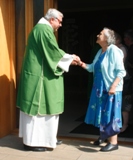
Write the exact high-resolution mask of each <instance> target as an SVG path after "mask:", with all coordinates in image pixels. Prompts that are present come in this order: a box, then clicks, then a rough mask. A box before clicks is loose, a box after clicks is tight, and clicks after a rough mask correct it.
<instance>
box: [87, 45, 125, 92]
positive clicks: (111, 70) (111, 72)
mask: <svg viewBox="0 0 133 160" xmlns="http://www.w3.org/2000/svg"><path fill="white" fill-rule="evenodd" d="M101 53H102V49H100V50H99V51H98V52H97V54H96V56H95V58H94V60H93V63H92V64H87V67H86V70H87V71H88V72H93V73H94V65H95V63H96V62H97V60H98V57H99V56H100V54H101ZM123 57H124V55H123V52H122V51H121V50H120V49H119V48H118V47H117V46H115V45H113V44H111V45H110V46H109V47H108V49H107V50H106V55H105V57H104V59H103V61H102V63H101V69H102V76H103V79H104V83H105V87H106V90H107V91H109V89H110V86H111V85H112V83H113V82H114V80H115V79H116V78H117V77H119V78H120V79H121V81H120V82H119V84H118V85H117V87H116V91H122V90H123V77H124V76H125V75H126V71H125V68H124V64H123ZM94 74H95V73H94Z"/></svg>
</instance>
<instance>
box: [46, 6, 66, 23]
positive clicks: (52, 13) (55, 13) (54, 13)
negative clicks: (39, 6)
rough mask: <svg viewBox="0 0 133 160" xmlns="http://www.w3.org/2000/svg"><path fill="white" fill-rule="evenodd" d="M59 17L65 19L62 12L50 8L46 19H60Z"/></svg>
mask: <svg viewBox="0 0 133 160" xmlns="http://www.w3.org/2000/svg"><path fill="white" fill-rule="evenodd" d="M59 16H61V17H62V18H63V14H62V13H61V12H60V11H58V10H57V9H54V8H50V9H49V10H48V11H47V13H46V15H45V18H46V19H47V20H49V19H51V18H58V17H59Z"/></svg>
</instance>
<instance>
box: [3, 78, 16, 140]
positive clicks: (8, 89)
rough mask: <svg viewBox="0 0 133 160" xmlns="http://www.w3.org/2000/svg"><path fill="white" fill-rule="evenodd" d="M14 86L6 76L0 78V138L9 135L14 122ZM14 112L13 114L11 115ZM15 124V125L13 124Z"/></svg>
mask: <svg viewBox="0 0 133 160" xmlns="http://www.w3.org/2000/svg"><path fill="white" fill-rule="evenodd" d="M12 91H14V93H15V85H14V82H13V81H9V79H8V77H7V76H6V75H2V76H0V97H1V98H0V138H1V137H3V136H6V135H8V134H10V133H11V131H12V129H13V121H16V120H15V117H14V116H16V115H15V112H14V110H15V107H14V106H13V104H14V103H15V95H13V92H12ZM13 112H14V113H13ZM14 124H15V123H14Z"/></svg>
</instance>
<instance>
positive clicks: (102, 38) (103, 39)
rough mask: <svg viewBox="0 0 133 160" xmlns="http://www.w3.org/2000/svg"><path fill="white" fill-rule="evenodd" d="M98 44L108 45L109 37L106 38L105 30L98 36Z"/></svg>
mask: <svg viewBox="0 0 133 160" xmlns="http://www.w3.org/2000/svg"><path fill="white" fill-rule="evenodd" d="M96 43H98V44H100V45H101V44H104V43H105V44H107V37H106V36H105V30H102V31H101V32H100V33H99V34H98V35H97V40H96Z"/></svg>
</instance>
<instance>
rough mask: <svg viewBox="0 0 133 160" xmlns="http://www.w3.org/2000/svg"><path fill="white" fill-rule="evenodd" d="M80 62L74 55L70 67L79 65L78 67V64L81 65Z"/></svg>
mask: <svg viewBox="0 0 133 160" xmlns="http://www.w3.org/2000/svg"><path fill="white" fill-rule="evenodd" d="M81 63H82V62H81V60H80V57H79V56H77V55H75V54H73V61H72V63H71V64H72V65H79V66H80V64H81Z"/></svg>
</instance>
